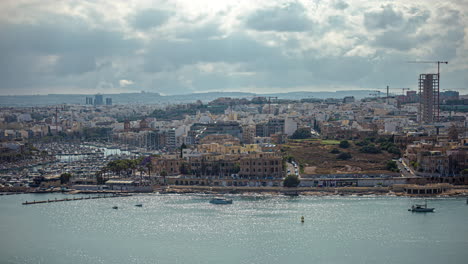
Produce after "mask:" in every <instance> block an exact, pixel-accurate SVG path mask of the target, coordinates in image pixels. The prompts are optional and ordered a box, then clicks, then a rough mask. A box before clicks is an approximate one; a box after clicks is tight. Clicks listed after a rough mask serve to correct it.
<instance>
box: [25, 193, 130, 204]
mask: <svg viewBox="0 0 468 264" xmlns="http://www.w3.org/2000/svg"><path fill="white" fill-rule="evenodd" d="M128 196H131V195H130V194H116V195H108V196H106V195H104V196H101V195H100V196H88V197H78V198H65V199H57V198H55V199H52V200H50V199H47V200H42V201H36V200H34V201H32V202H28V201H26V202H24V203H22V204H23V205H29V204H42V203H57V202H68V201H81V200H91V199H102V198H117V197H128Z"/></svg>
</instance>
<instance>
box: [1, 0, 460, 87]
mask: <svg viewBox="0 0 468 264" xmlns="http://www.w3.org/2000/svg"><path fill="white" fill-rule="evenodd" d="M466 14H468V2H466V1H462V0H454V1H448V2H442V3H441V2H438V1H435V0H430V1H422V0H418V1H411V2H408V1H403V0H396V1H361V0H350V1H343V0H334V1H266V0H257V1H234V0H226V1H208V0H199V1H187V0H176V1H150V0H148V1H138V2H129V1H123V0H113V1H111V0H103V1H96V2H95V1H60V2H59V1H54V0H44V1H39V2H38V1H32V0H14V1H13V0H6V1H1V2H0V68H1V71H0V80H1V81H0V95H31V94H94V93H103V94H106V93H131V92H140V91H146V92H155V93H161V94H164V95H175V94H188V93H196V92H197V93H198V92H234V91H236V92H251V93H259V94H261V93H278V92H294V91H309V92H319V91H336V90H367V89H384V88H385V86H386V85H390V87H409V88H411V89H412V90H416V88H417V84H418V77H419V74H421V73H436V71H437V65H436V64H410V63H407V61H419V60H423V61H428V60H429V61H432V60H442V61H449V63H448V65H445V64H444V65H441V89H447V90H458V91H460V92H462V93H468V90H467V89H468V87H467V84H468V56H466V54H468V38H467V33H468V17H467V15H466Z"/></svg>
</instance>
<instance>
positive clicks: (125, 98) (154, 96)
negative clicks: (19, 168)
mask: <svg viewBox="0 0 468 264" xmlns="http://www.w3.org/2000/svg"><path fill="white" fill-rule="evenodd" d="M369 93H371V91H370V90H349V91H336V92H305V91H304V92H289V93H271V94H255V93H244V92H207V93H191V94H181V95H168V96H163V95H160V94H159V93H149V92H146V93H120V94H102V95H103V97H104V102H105V98H112V103H113V104H173V103H189V102H195V101H197V100H201V101H202V102H205V103H206V102H209V101H212V100H214V99H216V98H219V97H233V98H252V97H256V96H276V97H278V98H279V99H292V100H299V99H303V98H318V99H325V98H343V97H345V96H354V97H355V98H356V99H362V98H364V97H368V96H369ZM86 97H93V98H94V95H91V94H88V95H86V94H48V95H7V96H0V106H26V107H27V106H46V105H57V104H85V102H86Z"/></svg>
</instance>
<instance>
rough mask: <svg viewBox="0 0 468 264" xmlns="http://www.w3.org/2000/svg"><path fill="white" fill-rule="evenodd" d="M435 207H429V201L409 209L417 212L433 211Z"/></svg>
mask: <svg viewBox="0 0 468 264" xmlns="http://www.w3.org/2000/svg"><path fill="white" fill-rule="evenodd" d="M434 209H435V208H427V201H426V202H425V203H424V204H415V205H413V206H411V208H410V209H408V211H411V212H416V213H431V212H434Z"/></svg>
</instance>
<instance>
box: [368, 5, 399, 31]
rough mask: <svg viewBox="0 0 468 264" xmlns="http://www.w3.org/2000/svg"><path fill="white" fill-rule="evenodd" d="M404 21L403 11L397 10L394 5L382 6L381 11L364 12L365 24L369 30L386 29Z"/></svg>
mask: <svg viewBox="0 0 468 264" xmlns="http://www.w3.org/2000/svg"><path fill="white" fill-rule="evenodd" d="M402 22H403V15H402V14H401V12H398V11H395V10H394V9H393V6H392V5H385V6H382V7H381V10H379V11H371V12H365V13H364V26H365V27H366V28H367V29H368V30H374V29H386V28H388V27H392V26H398V25H401V23H402Z"/></svg>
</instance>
